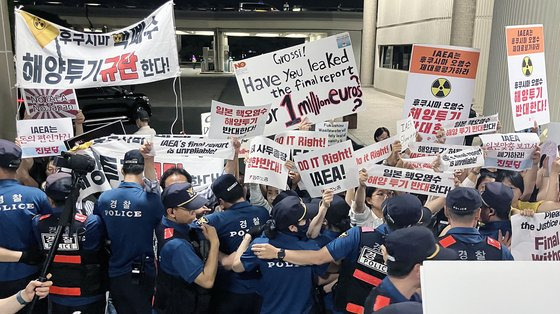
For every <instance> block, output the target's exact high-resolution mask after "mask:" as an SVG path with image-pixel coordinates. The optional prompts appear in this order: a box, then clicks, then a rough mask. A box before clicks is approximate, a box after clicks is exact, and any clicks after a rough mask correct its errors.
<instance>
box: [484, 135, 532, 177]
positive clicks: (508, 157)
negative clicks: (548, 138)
mask: <svg viewBox="0 0 560 314" xmlns="http://www.w3.org/2000/svg"><path fill="white" fill-rule="evenodd" d="M480 139H481V140H482V144H483V145H482V148H483V149H484V151H485V152H486V154H487V156H486V158H485V163H484V166H485V167H488V168H498V169H505V170H514V171H522V170H525V169H529V168H531V166H532V165H533V161H532V160H531V157H532V154H533V152H534V151H535V149H536V148H537V146H538V145H539V141H540V139H539V136H538V135H537V134H535V133H510V134H486V135H481V136H480Z"/></svg>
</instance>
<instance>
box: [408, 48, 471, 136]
mask: <svg viewBox="0 0 560 314" xmlns="http://www.w3.org/2000/svg"><path fill="white" fill-rule="evenodd" d="M479 54H480V52H479V51H478V50H477V49H472V48H465V47H453V46H429V45H414V46H413V47H412V56H411V61H410V71H409V74H408V83H407V88H406V96H405V100H404V110H403V118H406V117H408V116H412V117H413V118H414V125H415V127H416V130H417V131H418V132H419V133H420V135H421V136H422V138H423V140H424V141H427V142H433V141H435V139H436V137H435V135H436V132H437V131H438V130H439V129H440V128H441V124H442V122H444V121H458V120H464V119H467V118H468V116H469V110H470V105H471V103H472V99H473V96H474V83H475V78H476V71H477V67H478V57H479ZM462 141H463V138H453V139H450V141H448V143H449V144H460V143H462Z"/></svg>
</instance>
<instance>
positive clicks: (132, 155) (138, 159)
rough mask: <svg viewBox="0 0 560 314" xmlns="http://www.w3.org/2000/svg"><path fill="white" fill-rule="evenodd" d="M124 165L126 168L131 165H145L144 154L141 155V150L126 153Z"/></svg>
mask: <svg viewBox="0 0 560 314" xmlns="http://www.w3.org/2000/svg"><path fill="white" fill-rule="evenodd" d="M123 164H124V165H125V166H127V165H128V166H131V165H141V166H143V165H144V156H142V153H140V150H138V149H133V150H129V151H128V152H126V154H124V160H123Z"/></svg>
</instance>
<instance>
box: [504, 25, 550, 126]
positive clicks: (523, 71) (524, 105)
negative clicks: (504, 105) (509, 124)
mask: <svg viewBox="0 0 560 314" xmlns="http://www.w3.org/2000/svg"><path fill="white" fill-rule="evenodd" d="M506 46H507V60H508V74H509V95H510V101H511V113H512V116H513V126H514V128H515V130H516V131H521V130H523V129H528V128H532V127H533V125H534V123H535V121H537V124H538V125H542V124H546V123H548V122H550V113H549V106H548V91H547V85H546V65H545V62H544V28H543V26H542V25H518V26H507V27H506Z"/></svg>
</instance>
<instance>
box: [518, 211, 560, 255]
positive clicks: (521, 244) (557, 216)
mask: <svg viewBox="0 0 560 314" xmlns="http://www.w3.org/2000/svg"><path fill="white" fill-rule="evenodd" d="M511 233H512V237H511V254H512V255H513V257H514V258H515V260H516V261H517V260H519V261H560V236H559V234H560V210H555V211H551V212H544V213H536V214H535V215H534V216H533V217H527V216H522V215H514V216H512V217H511Z"/></svg>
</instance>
